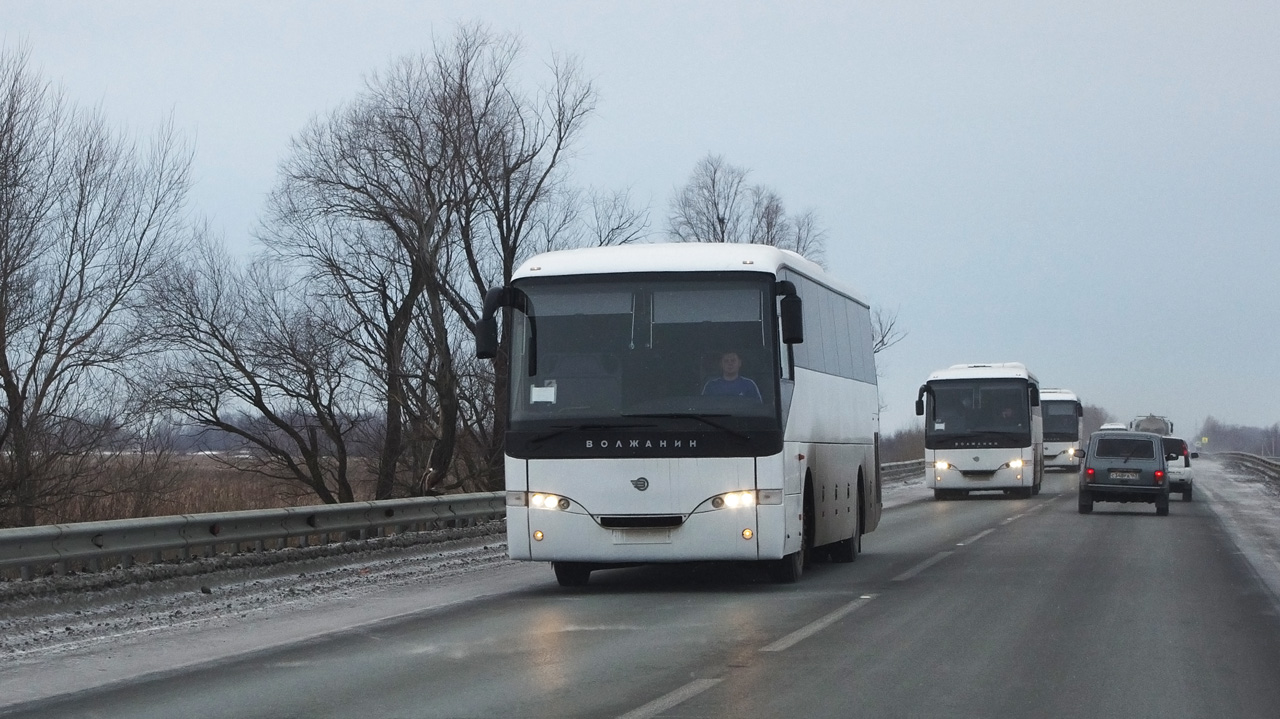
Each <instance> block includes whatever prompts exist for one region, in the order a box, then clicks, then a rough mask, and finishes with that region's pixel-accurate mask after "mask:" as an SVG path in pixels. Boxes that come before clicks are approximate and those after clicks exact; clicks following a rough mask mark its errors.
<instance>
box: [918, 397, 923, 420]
mask: <svg viewBox="0 0 1280 719" xmlns="http://www.w3.org/2000/svg"><path fill="white" fill-rule="evenodd" d="M916 416H917V417H923V416H924V400H922V399H918V400H916Z"/></svg>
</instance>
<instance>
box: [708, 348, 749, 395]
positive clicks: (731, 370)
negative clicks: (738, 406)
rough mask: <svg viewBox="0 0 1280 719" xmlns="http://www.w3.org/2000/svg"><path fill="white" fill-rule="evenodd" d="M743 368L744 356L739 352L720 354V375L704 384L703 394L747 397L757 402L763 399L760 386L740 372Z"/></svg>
mask: <svg viewBox="0 0 1280 719" xmlns="http://www.w3.org/2000/svg"><path fill="white" fill-rule="evenodd" d="M740 369H742V358H740V357H739V356H738V353H737V352H732V351H731V352H725V353H724V354H722V355H720V376H719V377H714V378H712V379H710V380H708V381H707V383H706V384H705V385H703V386H702V394H704V395H707V396H712V397H746V398H747V399H754V400H755V401H757V402H761V401H763V400H762V398H761V396H760V388H759V387H757V386H756V383H755V382H753V381H751V379H750V378H748V377H743V376H742V375H740V374H738V370H740Z"/></svg>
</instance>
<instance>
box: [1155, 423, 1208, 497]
mask: <svg viewBox="0 0 1280 719" xmlns="http://www.w3.org/2000/svg"><path fill="white" fill-rule="evenodd" d="M1161 439H1162V441H1163V442H1164V453H1165V459H1166V460H1167V463H1168V465H1169V491H1170V492H1181V493H1182V501H1184V502H1190V501H1191V490H1192V485H1193V484H1194V482H1195V471H1194V470H1193V469H1191V460H1193V459H1196V458H1198V457H1199V456H1200V453H1199V452H1193V451H1191V449H1190V448H1189V447H1188V446H1187V440H1185V439H1182V438H1181V437H1163V438H1161ZM1171 458H1172V459H1171Z"/></svg>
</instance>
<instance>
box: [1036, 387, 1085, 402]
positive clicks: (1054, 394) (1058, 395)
mask: <svg viewBox="0 0 1280 719" xmlns="http://www.w3.org/2000/svg"><path fill="white" fill-rule="evenodd" d="M1048 400H1068V401H1073V402H1079V401H1080V398H1079V397H1077V396H1076V393H1075V392H1072V391H1071V390H1069V389H1059V388H1055V387H1050V388H1049V389H1042V390H1040V401H1041V402H1045V401H1048Z"/></svg>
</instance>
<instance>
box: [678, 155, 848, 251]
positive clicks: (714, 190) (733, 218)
mask: <svg viewBox="0 0 1280 719" xmlns="http://www.w3.org/2000/svg"><path fill="white" fill-rule="evenodd" d="M748 174H749V173H748V171H747V170H745V169H743V168H741V167H736V166H734V165H730V164H729V163H727V162H725V160H724V158H723V157H721V156H719V155H708V156H707V157H705V158H703V159H702V160H701V161H700V162H698V164H697V166H696V167H695V168H694V170H693V175H692V177H690V178H689V182H688V183H686V184H685V186H684V187H683V188H682V189H681V190H680V191H679V192H677V193H676V195H675V197H674V198H673V199H672V202H671V214H670V215H669V216H668V218H667V222H668V232H669V233H670V234H671V236H672V237H673V238H675V239H677V240H679V241H680V242H744V243H745V242H749V243H754V244H761V245H772V246H774V247H781V248H783V249H787V250H794V251H796V252H798V253H800V254H801V255H804V256H805V257H807V258H808V259H810V260H813V261H814V262H819V263H820V262H821V261H822V255H823V252H824V247H825V245H826V235H825V233H824V232H823V231H822V230H821V229H820V228H819V227H818V223H817V217H816V216H815V215H814V213H813V212H811V211H810V212H806V213H804V214H801V215H799V216H797V217H792V216H791V215H790V214H789V213H788V212H787V211H786V208H785V206H784V204H783V202H782V198H781V197H779V195H778V193H776V192H774V191H773V190H771V189H769V188H768V187H765V186H763V185H748V184H747V175H748Z"/></svg>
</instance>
